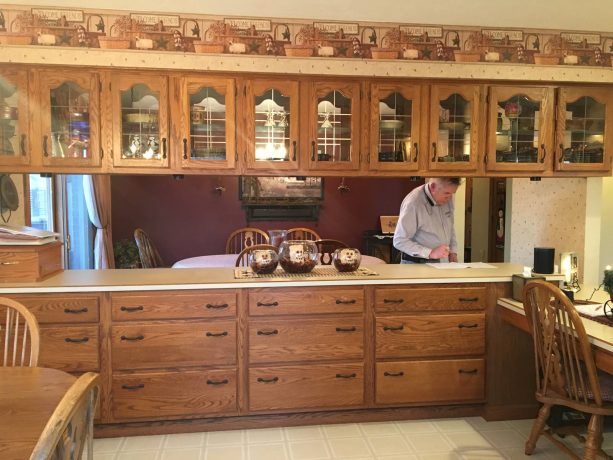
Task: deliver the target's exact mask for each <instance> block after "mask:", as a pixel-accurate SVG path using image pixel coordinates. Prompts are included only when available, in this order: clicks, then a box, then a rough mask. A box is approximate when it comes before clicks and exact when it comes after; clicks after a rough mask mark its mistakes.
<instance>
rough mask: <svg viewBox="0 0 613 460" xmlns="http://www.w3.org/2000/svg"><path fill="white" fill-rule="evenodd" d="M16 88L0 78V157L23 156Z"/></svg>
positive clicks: (20, 95) (18, 95)
mask: <svg viewBox="0 0 613 460" xmlns="http://www.w3.org/2000/svg"><path fill="white" fill-rule="evenodd" d="M20 97H25V95H23V94H20V93H19V91H18V89H17V87H16V86H15V85H13V84H12V83H11V82H9V81H8V80H5V79H3V78H2V77H0V155H2V156H11V157H15V156H18V155H22V154H25V151H23V149H25V146H24V145H23V142H24V140H22V139H25V133H20V132H19V129H20V125H19V98H20Z"/></svg>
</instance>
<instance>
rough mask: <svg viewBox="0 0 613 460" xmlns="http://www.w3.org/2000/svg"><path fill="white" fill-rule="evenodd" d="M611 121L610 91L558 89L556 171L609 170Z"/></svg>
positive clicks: (612, 97)
mask: <svg viewBox="0 0 613 460" xmlns="http://www.w3.org/2000/svg"><path fill="white" fill-rule="evenodd" d="M612 117H613V96H612V95H611V90H610V89H603V88H561V89H560V92H559V98H558V116H557V126H556V147H557V149H556V158H555V167H556V169H557V170H560V171H582V170H584V171H602V170H609V169H610V168H611V151H610V144H611V139H613V121H612Z"/></svg>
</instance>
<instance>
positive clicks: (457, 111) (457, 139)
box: [424, 85, 483, 171]
mask: <svg viewBox="0 0 613 460" xmlns="http://www.w3.org/2000/svg"><path fill="white" fill-rule="evenodd" d="M481 95H482V91H481V87H480V86H478V85H432V88H431V95H430V101H431V102H430V139H429V145H428V149H427V151H426V152H424V153H425V154H427V155H428V158H429V160H428V161H429V166H428V168H429V169H430V170H438V171H440V170H445V171H469V170H475V169H476V168H477V165H478V164H479V161H478V160H479V156H480V155H479V153H480V152H479V146H480V145H481V144H480V142H479V140H480V139H479V132H480V129H483V121H482V117H481V116H480V115H481V110H480V108H481V107H482V103H481V99H482V97H481Z"/></svg>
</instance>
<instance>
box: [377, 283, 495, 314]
mask: <svg viewBox="0 0 613 460" xmlns="http://www.w3.org/2000/svg"><path fill="white" fill-rule="evenodd" d="M486 291H487V289H486V288H485V287H438V286H432V287H418V288H411V287H403V288H377V289H376V291H375V309H376V311H377V312H378V313H394V312H403V311H444V310H483V309H485V303H486Z"/></svg>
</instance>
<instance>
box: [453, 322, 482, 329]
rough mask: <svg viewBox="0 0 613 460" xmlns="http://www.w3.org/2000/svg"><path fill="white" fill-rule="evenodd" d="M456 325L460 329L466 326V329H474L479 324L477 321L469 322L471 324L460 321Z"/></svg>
mask: <svg viewBox="0 0 613 460" xmlns="http://www.w3.org/2000/svg"><path fill="white" fill-rule="evenodd" d="M458 327H459V328H460V329H462V328H466V329H474V328H476V327H479V325H478V324H477V323H471V324H466V323H460V324H458Z"/></svg>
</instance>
